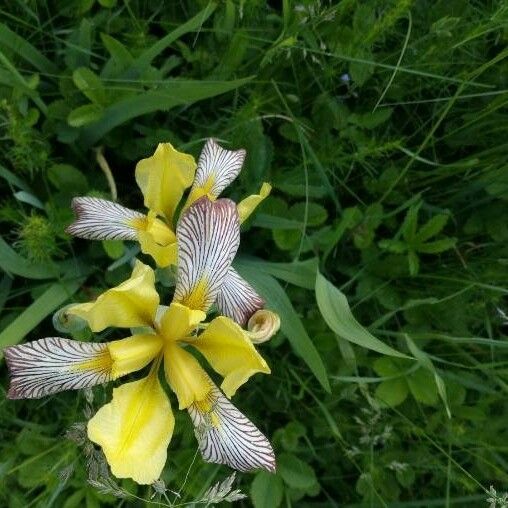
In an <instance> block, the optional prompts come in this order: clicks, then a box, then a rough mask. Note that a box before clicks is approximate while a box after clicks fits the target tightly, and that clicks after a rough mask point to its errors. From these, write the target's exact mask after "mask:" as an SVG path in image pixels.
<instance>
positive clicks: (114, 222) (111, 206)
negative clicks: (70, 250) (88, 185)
mask: <svg viewBox="0 0 508 508" xmlns="http://www.w3.org/2000/svg"><path fill="white" fill-rule="evenodd" d="M72 209H73V210H74V213H75V214H76V220H75V221H74V222H73V223H72V224H71V225H70V226H68V227H67V229H66V231H67V233H69V234H70V235H73V236H77V237H79V238H86V239H87V240H136V238H137V234H136V227H135V223H136V221H140V220H143V219H144V218H145V216H144V215H143V214H142V213H139V212H136V211H135V210H131V209H130V208H125V206H121V205H119V204H117V203H113V201H108V200H107V199H99V198H90V197H78V198H74V199H73V200H72Z"/></svg>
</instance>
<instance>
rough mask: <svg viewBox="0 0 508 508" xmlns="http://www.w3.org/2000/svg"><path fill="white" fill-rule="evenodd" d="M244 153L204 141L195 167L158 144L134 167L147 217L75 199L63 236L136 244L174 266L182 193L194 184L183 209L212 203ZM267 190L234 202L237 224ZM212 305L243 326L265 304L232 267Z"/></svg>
mask: <svg viewBox="0 0 508 508" xmlns="http://www.w3.org/2000/svg"><path fill="white" fill-rule="evenodd" d="M245 155H246V152H245V150H234V151H233V150H225V149H224V148H222V147H221V146H220V145H218V144H217V143H216V142H215V141H214V140H213V139H208V140H207V141H206V143H205V146H204V148H203V150H202V152H201V155H200V156H199V160H198V164H197V166H196V163H195V161H194V158H193V157H192V156H191V155H189V154H185V153H182V152H179V151H177V150H175V148H173V146H172V145H171V144H170V143H160V144H159V145H158V147H157V149H156V150H155V153H154V154H153V155H152V156H151V157H148V158H147V159H143V160H141V161H139V162H138V164H137V166H136V182H137V184H138V186H139V188H140V189H141V192H142V193H143V196H144V204H145V207H146V208H147V209H148V214H146V215H145V214H143V213H140V212H137V211H135V210H131V209H129V208H126V207H124V206H122V205H119V204H118V203H114V202H113V201H108V200H105V199H99V198H92V197H77V198H74V199H73V202H72V207H73V209H74V212H75V214H76V220H75V222H73V223H72V224H71V225H70V226H69V227H68V228H67V232H68V233H70V234H72V235H74V236H77V237H80V238H85V239H89V240H135V241H138V242H139V245H140V247H141V251H142V252H144V253H146V254H149V255H151V256H152V257H153V258H154V260H155V262H156V263H157V265H158V266H161V267H166V266H169V265H172V264H173V265H174V264H176V258H177V238H176V235H175V233H174V229H173V225H174V224H175V223H176V222H177V221H176V217H175V215H176V211H177V209H178V206H179V204H180V201H181V200H182V197H183V194H184V192H185V191H186V189H188V188H189V187H191V186H192V187H191V189H190V192H189V195H188V197H187V201H186V202H185V204H184V206H183V210H186V209H187V208H188V207H189V206H191V205H192V204H193V203H194V202H195V201H196V200H198V199H199V198H201V197H204V196H206V197H207V198H208V199H209V200H210V201H215V200H216V199H218V197H219V195H220V194H221V193H222V191H223V190H224V189H225V188H226V187H227V186H228V185H229V184H230V183H231V182H232V181H233V180H234V179H235V178H236V177H237V176H238V174H239V173H240V171H241V169H242V165H243V162H244V160H245ZM196 167H197V169H196ZM270 191H271V186H270V185H269V184H268V183H263V184H262V186H261V189H260V191H259V194H253V195H251V196H248V197H247V198H245V199H244V200H242V201H241V202H240V203H238V205H237V209H238V216H239V220H240V223H242V222H244V221H245V220H246V219H247V218H248V217H249V216H250V214H251V213H252V212H253V211H254V209H255V208H256V207H257V206H258V204H259V203H260V202H261V201H262V200H263V199H265V198H266V197H267V196H268V195H269V194H270ZM233 298H236V300H234V299H233ZM216 304H217V307H218V309H219V311H220V313H221V314H223V315H225V316H228V317H231V318H232V319H234V320H235V321H236V322H237V323H239V324H241V325H244V324H245V323H246V322H247V321H248V319H249V318H250V317H251V316H252V315H253V314H254V312H256V311H257V310H258V309H260V308H262V307H263V305H264V302H263V300H262V299H261V298H260V297H259V295H258V294H257V293H256V292H255V290H254V289H253V288H252V286H251V285H250V284H249V283H248V282H247V281H245V280H244V279H243V278H242V277H241V276H240V275H239V274H238V273H237V272H236V271H235V270H234V268H233V267H230V269H229V271H228V274H227V277H226V278H225V280H224V281H223V283H222V286H221V289H220V291H219V294H218V296H217V302H216Z"/></svg>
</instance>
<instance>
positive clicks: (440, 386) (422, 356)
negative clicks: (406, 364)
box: [404, 334, 451, 418]
mask: <svg viewBox="0 0 508 508" xmlns="http://www.w3.org/2000/svg"><path fill="white" fill-rule="evenodd" d="M404 337H405V338H406V343H407V347H408V348H409V351H411V353H412V354H413V356H414V357H415V358H416V360H417V361H418V362H419V363H420V365H421V366H422V367H424V368H425V369H427V370H428V371H430V372H431V374H432V375H433V377H434V382H435V383H436V387H437V392H438V393H439V396H440V397H441V400H442V401H443V404H444V406H445V409H446V413H447V415H448V418H451V411H450V405H449V404H448V397H447V395H446V386H445V384H444V381H443V379H442V377H441V376H440V375H439V373H438V372H437V370H436V368H435V367H434V364H433V363H432V360H431V359H430V358H429V356H428V355H427V353H425V352H424V351H422V350H421V349H420V348H419V347H418V346H417V345H416V344H415V342H414V341H413V339H412V338H411V337H410V336H409V335H407V334H405V335H404Z"/></svg>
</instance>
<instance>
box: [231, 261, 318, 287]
mask: <svg viewBox="0 0 508 508" xmlns="http://www.w3.org/2000/svg"><path fill="white" fill-rule="evenodd" d="M237 261H239V262H241V264H243V265H245V266H248V267H251V268H253V269H259V270H261V271H263V272H265V273H267V274H269V275H273V276H274V277H276V278H277V279H280V280H283V281H285V282H289V283H290V284H294V285H295V286H298V287H301V288H305V289H314V284H315V281H316V271H317V267H318V260H317V258H311V259H306V260H305V261H297V262H295V263H271V262H269V261H263V260H262V259H256V258H237ZM234 264H236V263H234Z"/></svg>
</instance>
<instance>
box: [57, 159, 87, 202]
mask: <svg viewBox="0 0 508 508" xmlns="http://www.w3.org/2000/svg"><path fill="white" fill-rule="evenodd" d="M48 178H49V181H50V182H51V183H52V184H53V185H54V186H55V187H56V188H57V189H58V190H59V191H63V192H67V193H72V195H73V196H78V195H80V194H84V193H85V192H86V191H87V190H88V181H87V179H86V176H85V175H84V174H83V173H82V172H81V171H80V170H79V169H77V168H75V167H74V166H71V165H70V164H53V165H52V166H51V167H50V168H49V169H48Z"/></svg>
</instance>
